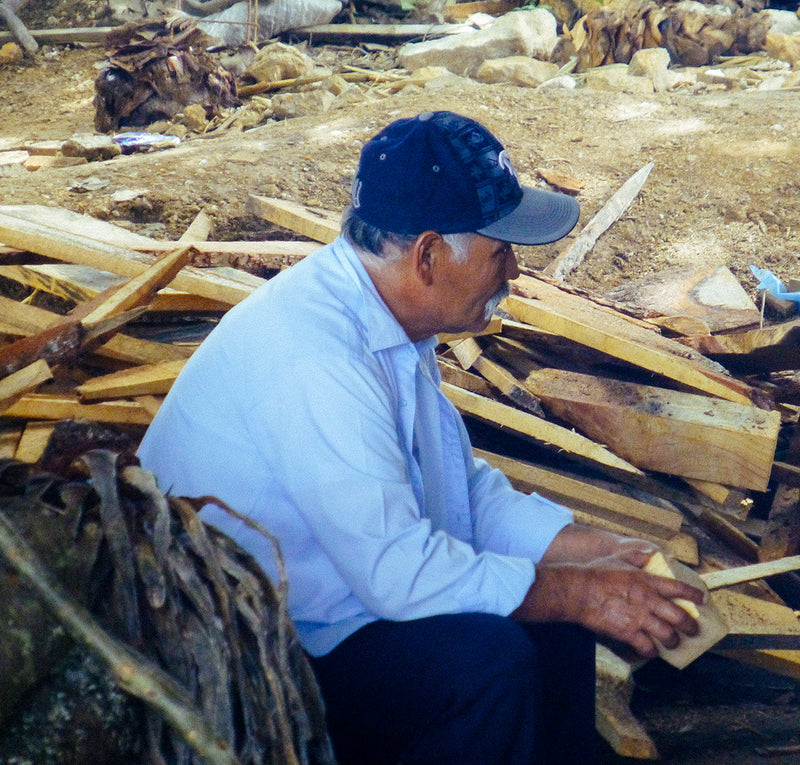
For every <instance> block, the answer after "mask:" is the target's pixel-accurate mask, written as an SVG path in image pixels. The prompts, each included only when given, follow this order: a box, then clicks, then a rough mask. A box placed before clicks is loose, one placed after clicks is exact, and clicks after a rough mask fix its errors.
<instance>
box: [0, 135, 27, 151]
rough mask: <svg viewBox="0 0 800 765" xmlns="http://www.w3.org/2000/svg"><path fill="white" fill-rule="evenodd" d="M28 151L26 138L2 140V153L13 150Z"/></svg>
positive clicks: (0, 144)
mask: <svg viewBox="0 0 800 765" xmlns="http://www.w3.org/2000/svg"><path fill="white" fill-rule="evenodd" d="M23 148H24V149H27V146H26V145H25V139H24V138H15V137H13V136H9V137H8V138H0V151H11V150H12V149H23Z"/></svg>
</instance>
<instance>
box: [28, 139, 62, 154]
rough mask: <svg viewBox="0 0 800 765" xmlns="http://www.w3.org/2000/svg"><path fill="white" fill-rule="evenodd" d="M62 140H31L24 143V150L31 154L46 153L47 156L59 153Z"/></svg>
mask: <svg viewBox="0 0 800 765" xmlns="http://www.w3.org/2000/svg"><path fill="white" fill-rule="evenodd" d="M63 144H64V142H63V141H58V140H54V141H32V142H30V143H28V142H26V143H25V150H26V151H27V152H28V153H29V154H31V155H34V154H36V155H40V154H47V155H49V156H52V157H54V156H56V155H57V154H60V153H61V147H62V146H63Z"/></svg>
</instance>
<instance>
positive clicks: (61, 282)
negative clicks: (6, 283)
mask: <svg viewBox="0 0 800 765" xmlns="http://www.w3.org/2000/svg"><path fill="white" fill-rule="evenodd" d="M0 276H4V277H5V278H6V279H13V280H14V281H16V282H19V283H20V284H24V285H26V286H28V287H32V288H33V289H37V290H41V291H43V292H48V293H50V294H51V295H56V296H58V297H62V298H65V299H66V300H74V301H75V302H76V303H80V302H82V301H84V300H90V299H91V298H93V297H95V296H96V295H97V294H99V293H100V292H103V291H104V290H107V289H109V288H110V287H115V286H119V285H120V284H123V283H124V282H125V277H124V276H118V275H117V274H112V273H110V272H109V271H98V270H97V269H96V268H90V267H89V266H79V265H74V264H72V263H42V264H38V265H9V266H0ZM228 308H230V306H229V305H228V304H227V303H222V302H220V301H218V300H211V299H210V298H205V297H200V295H192V294H191V293H189V292H178V291H177V290H174V289H172V288H170V287H165V288H164V289H162V290H159V291H158V293H156V295H155V296H154V297H153V302H152V304H151V305H150V310H151V311H154V312H155V311H173V312H175V311H227V310H228Z"/></svg>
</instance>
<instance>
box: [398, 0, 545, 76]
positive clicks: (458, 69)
mask: <svg viewBox="0 0 800 765" xmlns="http://www.w3.org/2000/svg"><path fill="white" fill-rule="evenodd" d="M557 41H558V34H557V30H556V20H555V17H554V16H553V15H552V14H551V13H550V12H549V11H547V10H544V9H543V8H536V9H534V10H531V11H514V12H511V13H507V14H505V15H504V16H501V17H500V18H499V19H497V20H496V21H495V22H494V23H493V24H492V25H491V26H490V27H488V28H487V29H481V30H475V29H470V30H467V31H464V32H462V33H460V34H457V35H448V36H447V37H443V38H441V39H438V40H428V41H426V42H421V43H408V44H406V45H404V46H403V47H402V48H401V49H400V52H399V63H400V66H402V67H405V68H406V69H410V70H412V71H415V70H417V69H420V68H421V67H425V66H443V67H445V68H447V69H448V70H449V71H451V72H452V73H453V74H458V75H462V76H472V75H473V74H474V73H475V72H477V70H478V68H479V67H480V66H481V64H482V63H483V62H484V61H487V60H489V59H495V58H506V57H508V56H528V57H533V58H538V59H541V60H543V61H547V60H549V58H550V55H551V54H552V52H553V50H554V49H555V47H556V43H557Z"/></svg>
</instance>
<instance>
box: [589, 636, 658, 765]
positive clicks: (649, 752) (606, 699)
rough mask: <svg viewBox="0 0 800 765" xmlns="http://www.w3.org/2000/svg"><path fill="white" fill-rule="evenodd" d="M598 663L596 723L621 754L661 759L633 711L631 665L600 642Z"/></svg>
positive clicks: (598, 645) (602, 733) (601, 732)
mask: <svg viewBox="0 0 800 765" xmlns="http://www.w3.org/2000/svg"><path fill="white" fill-rule="evenodd" d="M595 663H596V668H597V681H596V682H597V691H596V694H595V711H596V726H597V730H598V732H599V733H600V735H601V736H602V737H603V738H604V739H605V740H606V741H608V743H609V744H610V745H611V747H612V748H613V749H614V751H615V752H616V753H617V754H618V755H620V756H621V757H634V758H636V759H639V760H655V759H658V751H657V749H656V745H655V744H654V743H653V740H652V739H651V738H650V736H648V734H647V731H646V730H645V729H644V727H642V725H641V723H639V721H638V720H637V719H636V718H635V717H634V716H633V714H631V710H630V707H629V704H630V701H631V698H632V696H633V687H634V684H633V676H632V670H631V666H630V664H628V662H626V661H624V660H623V659H621V658H620V657H619V656H617V655H616V654H615V653H614V652H613V651H611V650H609V649H608V648H606V646H604V645H603V644H602V643H598V644H597V649H596V655H595Z"/></svg>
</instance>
